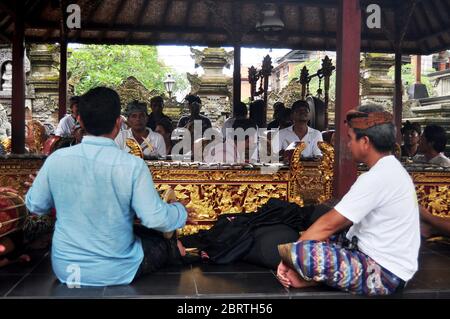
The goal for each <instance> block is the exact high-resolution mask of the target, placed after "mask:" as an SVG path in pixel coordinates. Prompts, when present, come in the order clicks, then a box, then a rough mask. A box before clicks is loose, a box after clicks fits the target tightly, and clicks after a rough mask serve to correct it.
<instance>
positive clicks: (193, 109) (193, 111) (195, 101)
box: [177, 94, 212, 135]
mask: <svg viewBox="0 0 450 319" xmlns="http://www.w3.org/2000/svg"><path fill="white" fill-rule="evenodd" d="M184 104H185V106H187V107H188V108H189V113H190V115H186V116H183V117H182V118H180V120H179V121H178V125H177V127H184V128H187V125H188V124H189V123H190V122H194V121H195V122H196V121H201V129H202V135H203V133H204V132H205V131H206V130H207V129H208V128H211V127H212V125H211V121H210V120H209V118H207V117H206V116H203V115H201V114H200V109H201V107H202V101H201V100H200V98H199V97H198V96H196V95H192V94H188V95H186V97H185V98H184Z"/></svg>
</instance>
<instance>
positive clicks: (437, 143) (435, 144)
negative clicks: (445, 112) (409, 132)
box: [413, 125, 450, 167]
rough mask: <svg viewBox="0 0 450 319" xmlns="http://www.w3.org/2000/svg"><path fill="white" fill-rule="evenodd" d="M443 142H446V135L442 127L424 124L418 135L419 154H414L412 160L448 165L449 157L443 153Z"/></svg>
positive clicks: (449, 162)
mask: <svg viewBox="0 0 450 319" xmlns="http://www.w3.org/2000/svg"><path fill="white" fill-rule="evenodd" d="M445 144H447V136H446V135H445V130H444V128H443V127H441V126H438V125H428V126H426V127H425V129H424V130H423V133H422V135H421V136H420V140H419V149H418V153H419V154H418V155H416V156H414V158H413V161H414V162H418V163H429V164H434V165H439V166H442V167H450V159H449V158H448V157H446V156H445V155H444V153H443V152H444V150H445Z"/></svg>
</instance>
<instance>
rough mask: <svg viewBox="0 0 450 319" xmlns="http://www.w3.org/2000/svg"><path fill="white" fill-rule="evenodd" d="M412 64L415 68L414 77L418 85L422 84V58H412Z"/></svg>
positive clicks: (417, 56)
mask: <svg viewBox="0 0 450 319" xmlns="http://www.w3.org/2000/svg"><path fill="white" fill-rule="evenodd" d="M411 60H412V61H411V64H412V65H413V68H414V77H415V79H416V83H422V56H421V55H414V56H412V57H411Z"/></svg>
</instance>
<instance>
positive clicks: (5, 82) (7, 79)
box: [2, 61, 12, 91]
mask: <svg viewBox="0 0 450 319" xmlns="http://www.w3.org/2000/svg"><path fill="white" fill-rule="evenodd" d="M2 91H12V64H11V62H9V61H8V62H6V63H5V71H4V72H3V75H2Z"/></svg>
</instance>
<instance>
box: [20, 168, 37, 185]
mask: <svg viewBox="0 0 450 319" xmlns="http://www.w3.org/2000/svg"><path fill="white" fill-rule="evenodd" d="M38 172H39V171H36V172H35V173H34V174H30V175H28V181H25V182H24V183H23V184H24V185H25V186H26V187H27V188H30V187H31V185H33V182H34V180H35V179H36V175H37V173H38Z"/></svg>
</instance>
